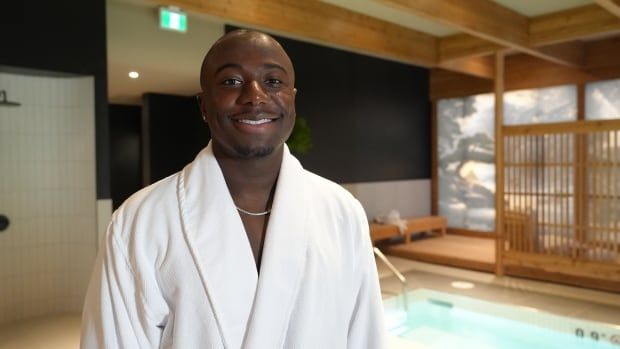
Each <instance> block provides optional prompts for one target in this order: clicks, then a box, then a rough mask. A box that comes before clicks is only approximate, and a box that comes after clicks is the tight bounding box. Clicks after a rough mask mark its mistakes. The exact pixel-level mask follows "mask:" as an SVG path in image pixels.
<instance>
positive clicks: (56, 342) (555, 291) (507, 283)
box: [0, 256, 620, 349]
mask: <svg viewBox="0 0 620 349" xmlns="http://www.w3.org/2000/svg"><path fill="white" fill-rule="evenodd" d="M388 258H389V260H390V261H391V262H392V263H393V264H394V265H395V266H396V268H397V269H398V270H399V271H401V272H402V273H403V274H404V276H405V277H406V278H407V284H408V286H409V287H410V288H420V287H423V288H429V289H434V290H438V291H444V292H449V293H454V294H461V295H465V296H470V297H474V298H480V299H484V300H489V301H493V302H500V303H510V304H516V305H524V306H528V307H534V308H538V309H541V310H543V311H547V312H550V313H555V314H559V315H564V316H572V317H579V318H583V319H587V320H593V321H600V322H605V323H612V324H616V325H619V326H620V295H617V294H611V293H605V292H599V291H592V290H587V289H579V288H574V287H567V286H560V285H556V284H550V283H543V282H536V281H529V280H523V279H516V278H507V277H505V278H496V277H495V276H494V275H492V274H488V273H481V272H474V271H467V270H461V269H455V268H447V267H441V266H437V265H432V264H426V263H420V262H414V261H410V260H406V259H402V258H396V257H390V256H388ZM378 269H379V277H380V279H381V290H382V292H383V296H384V297H391V296H394V295H396V294H398V293H399V292H401V290H402V285H401V284H400V282H399V281H398V279H397V278H396V277H395V276H394V275H393V274H392V273H391V272H390V270H389V269H388V268H387V267H386V266H385V265H383V264H381V262H379V265H378ZM453 281H469V282H472V283H474V284H475V288H473V289H471V290H460V289H456V288H453V287H452V286H451V285H450V284H451V283H452V282H453ZM558 295H560V296H558ZM79 327H80V319H79V315H77V314H75V315H61V316H54V317H44V318H38V319H34V320H29V321H26V322H21V323H17V324H13V325H10V326H5V327H3V328H1V329H0V349H77V348H78V347H79V331H80V328H79ZM390 348H409V349H427V348H424V347H420V346H412V345H411V344H409V343H405V342H402V341H400V340H399V339H398V338H391V339H390Z"/></svg>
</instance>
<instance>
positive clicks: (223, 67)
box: [215, 63, 241, 74]
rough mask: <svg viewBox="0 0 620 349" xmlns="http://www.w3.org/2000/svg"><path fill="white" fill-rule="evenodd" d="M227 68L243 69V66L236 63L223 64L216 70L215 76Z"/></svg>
mask: <svg viewBox="0 0 620 349" xmlns="http://www.w3.org/2000/svg"><path fill="white" fill-rule="evenodd" d="M226 68H241V65H239V64H236V63H226V64H222V65H221V66H219V67H218V68H217V69H216V70H215V74H217V73H219V72H221V71H222V70H224V69H226Z"/></svg>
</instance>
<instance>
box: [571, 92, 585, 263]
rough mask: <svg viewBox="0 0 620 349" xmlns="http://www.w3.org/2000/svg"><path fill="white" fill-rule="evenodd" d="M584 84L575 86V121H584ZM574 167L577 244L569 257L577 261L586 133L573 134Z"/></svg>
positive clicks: (581, 230)
mask: <svg viewBox="0 0 620 349" xmlns="http://www.w3.org/2000/svg"><path fill="white" fill-rule="evenodd" d="M585 100H586V98H585V84H584V83H579V84H577V120H578V121H583V120H585V119H586V115H585V114H586V112H585V110H586V107H585ZM574 139H575V154H574V155H575V159H574V162H575V167H574V169H575V170H574V171H575V173H574V179H573V180H574V196H573V200H574V205H573V207H574V210H575V212H574V214H575V216H574V217H575V220H574V227H575V235H574V237H573V239H574V240H576V242H577V243H574V242H573V243H572V244H571V245H572V246H573V247H572V251H571V257H572V258H573V259H578V258H581V257H582V252H583V251H582V250H580V249H577V248H576V247H575V246H576V245H577V244H579V243H582V242H583V241H584V240H585V236H586V229H587V226H588V177H587V176H588V173H587V170H586V165H587V163H588V133H575V135H574Z"/></svg>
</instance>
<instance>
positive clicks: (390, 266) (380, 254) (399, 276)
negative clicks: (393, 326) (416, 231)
mask: <svg viewBox="0 0 620 349" xmlns="http://www.w3.org/2000/svg"><path fill="white" fill-rule="evenodd" d="M372 249H373V251H374V253H375V255H376V256H377V257H379V259H380V260H381V261H382V262H383V264H385V265H386V266H387V267H388V269H390V271H391V272H392V274H394V275H395V276H396V278H397V279H398V281H400V283H401V285H402V286H403V307H404V309H405V313H408V310H409V304H408V303H409V302H408V301H407V290H408V289H409V286H408V285H407V279H405V276H404V275H403V274H401V273H400V272H399V271H398V269H396V267H395V266H394V265H393V264H392V263H391V262H390V261H389V260H388V259H387V257H386V256H385V255H384V254H383V252H381V250H379V249H378V248H376V247H373V248H372Z"/></svg>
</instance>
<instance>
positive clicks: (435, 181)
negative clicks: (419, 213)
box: [431, 100, 439, 216]
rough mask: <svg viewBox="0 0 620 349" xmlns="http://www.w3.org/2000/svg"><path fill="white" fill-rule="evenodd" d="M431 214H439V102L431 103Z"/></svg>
mask: <svg viewBox="0 0 620 349" xmlns="http://www.w3.org/2000/svg"><path fill="white" fill-rule="evenodd" d="M431 106H432V108H431V174H432V177H431V213H432V214H433V215H434V216H436V215H438V214H439V169H438V159H439V153H438V152H439V148H438V147H437V143H438V142H437V138H438V132H437V101H436V100H434V101H431Z"/></svg>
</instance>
